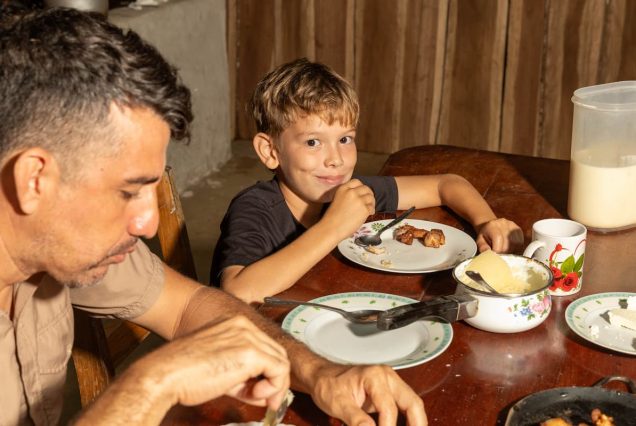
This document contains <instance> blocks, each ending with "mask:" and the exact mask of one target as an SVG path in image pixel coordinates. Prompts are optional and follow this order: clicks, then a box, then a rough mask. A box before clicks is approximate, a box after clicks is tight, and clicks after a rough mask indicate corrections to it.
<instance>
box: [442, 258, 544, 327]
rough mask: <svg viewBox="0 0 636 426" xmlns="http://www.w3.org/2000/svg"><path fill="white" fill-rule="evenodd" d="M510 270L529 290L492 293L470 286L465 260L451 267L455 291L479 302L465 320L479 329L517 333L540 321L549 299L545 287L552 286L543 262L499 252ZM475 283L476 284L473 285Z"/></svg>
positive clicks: (542, 319) (470, 281)
mask: <svg viewBox="0 0 636 426" xmlns="http://www.w3.org/2000/svg"><path fill="white" fill-rule="evenodd" d="M500 256H501V257H502V258H503V259H504V260H505V261H506V263H507V264H508V265H509V266H510V268H511V269H512V275H513V276H514V277H515V278H518V279H520V280H522V281H525V282H530V283H532V290H531V291H529V292H527V293H524V294H493V293H488V292H486V291H482V290H479V289H477V288H474V287H471V285H470V284H469V283H472V282H473V281H472V280H471V279H470V278H468V277H467V276H466V273H465V271H466V266H467V265H468V263H469V262H470V261H471V259H466V260H464V261H463V262H461V263H460V264H459V265H457V266H456V267H455V268H454V269H453V278H455V281H457V290H456V292H455V293H456V294H466V293H467V294H469V295H471V296H472V297H474V298H475V299H477V300H478V301H479V306H478V309H477V315H475V316H474V317H472V318H467V319H466V320H465V321H466V322H467V323H468V324H470V325H472V326H473V327H476V328H479V329H480V330H485V331H491V332H494V333H517V332H520V331H526V330H530V329H531V328H534V327H536V326H538V325H539V324H541V323H542V322H543V321H545V319H546V318H547V317H548V315H549V314H550V310H551V309H552V299H551V297H550V293H549V292H548V287H550V285H552V280H553V276H552V271H550V268H548V267H547V266H546V265H544V264H543V263H541V262H539V261H537V260H534V259H530V258H528V257H524V256H519V255H515V254H502V255H500ZM475 285H476V284H475Z"/></svg>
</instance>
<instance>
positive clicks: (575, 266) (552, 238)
mask: <svg viewBox="0 0 636 426" xmlns="http://www.w3.org/2000/svg"><path fill="white" fill-rule="evenodd" d="M586 237H587V229H586V228H585V226H584V225H582V224H580V223H578V222H575V221H573V220H568V219H543V220H540V221H538V222H535V223H534V225H532V242H531V243H530V244H529V245H528V247H527V248H526V250H525V251H524V252H523V255H524V256H527V257H532V258H533V259H536V260H539V261H541V262H543V263H545V264H546V265H548V266H549V267H550V269H551V270H552V274H553V275H554V282H553V283H552V285H551V286H550V287H549V291H550V294H551V295H553V296H569V295H570V294H574V293H577V292H578V291H579V290H581V284H582V283H583V262H584V260H585V239H586Z"/></svg>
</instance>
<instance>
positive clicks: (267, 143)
mask: <svg viewBox="0 0 636 426" xmlns="http://www.w3.org/2000/svg"><path fill="white" fill-rule="evenodd" d="M252 144H253V145H254V151H256V154H257V155H258V158H260V159H261V162H262V163H263V164H265V167H267V168H268V169H270V170H275V169H276V168H277V167H278V164H279V163H278V152H277V151H276V145H275V143H274V139H273V138H272V137H270V136H269V135H267V134H265V133H257V134H256V136H254V139H253V140H252Z"/></svg>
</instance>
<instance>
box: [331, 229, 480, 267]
mask: <svg viewBox="0 0 636 426" xmlns="http://www.w3.org/2000/svg"><path fill="white" fill-rule="evenodd" d="M390 221H391V220H390V219H387V220H378V221H375V222H367V223H365V224H364V225H362V227H361V228H360V229H358V230H357V231H356V233H355V234H354V235H353V236H352V237H350V238H347V239H345V240H342V241H341V242H340V243H339V244H338V250H340V253H342V255H343V256H344V257H346V258H347V259H349V260H350V261H352V262H355V263H357V264H359V265H363V266H366V267H369V268H372V269H378V270H380V271H387V272H398V273H403V274H413V273H424V272H435V271H443V270H446V269H452V268H454V267H455V265H457V264H458V263H460V262H461V261H462V260H465V259H468V258H471V257H473V256H474V255H475V253H476V252H477V244H475V241H474V240H473V239H472V238H471V237H470V235H468V234H466V233H465V232H463V231H460V230H459V229H457V228H453V227H452V226H448V225H444V224H441V223H436V222H429V221H426V220H417V219H407V220H404V221H403V222H400V223H398V224H397V225H396V226H395V227H393V228H391V229H387V230H386V231H384V232H383V233H382V244H381V245H379V246H377V247H384V248H385V249H386V251H385V252H384V253H383V254H373V253H369V252H368V251H367V250H365V249H364V248H363V247H360V246H358V245H356V244H355V243H354V242H353V240H354V239H355V237H356V236H358V235H360V234H369V233H375V232H376V231H377V230H378V229H380V228H381V227H382V226H384V225H386V224H387V223H389V222H390ZM404 224H408V225H412V226H415V227H416V228H424V229H427V230H430V229H441V230H442V231H444V236H445V237H446V244H444V245H443V246H441V247H439V248H432V247H424V245H423V244H422V243H420V242H419V241H413V244H412V245H410V246H409V245H407V244H403V243H401V242H399V241H396V240H394V239H393V231H394V230H395V228H397V227H400V226H402V225H404Z"/></svg>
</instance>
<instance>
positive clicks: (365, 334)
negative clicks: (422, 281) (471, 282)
mask: <svg viewBox="0 0 636 426" xmlns="http://www.w3.org/2000/svg"><path fill="white" fill-rule="evenodd" d="M312 302H316V303H322V304H326V305H329V306H335V307H338V308H342V309H345V310H347V311H355V310H357V309H379V310H386V309H390V308H394V307H396V306H400V305H404V304H407V303H414V302H417V300H413V299H410V298H408V297H402V296H396V295H393V294H385V293H339V294H331V295H329V296H323V297H319V298H317V299H314V300H312ZM283 329H284V330H286V331H287V332H288V333H290V334H291V335H292V336H294V337H295V338H296V339H298V340H300V341H301V342H304V343H305V344H306V345H307V346H308V347H309V348H310V349H311V350H312V351H314V352H315V353H317V354H319V355H322V356H323V357H325V358H327V359H329V360H331V361H334V362H338V363H341V364H386V365H390V366H391V367H393V368H394V369H396V370H397V369H400V368H406V367H412V366H414V365H418V364H422V363H424V362H426V361H429V360H431V359H433V358H435V357H436V356H438V355H439V354H441V353H442V352H444V351H445V350H446V348H448V346H449V345H450V343H451V340H452V339H453V328H452V327H451V326H450V324H448V323H447V322H445V321H443V320H420V321H416V322H414V323H412V324H409V325H407V326H406V327H402V328H398V329H396V330H389V331H382V330H378V329H377V328H376V326H375V324H352V323H351V322H349V321H347V320H345V319H344V318H343V317H342V316H341V315H339V314H337V313H335V312H332V311H327V310H324V309H320V308H314V307H308V306H299V307H297V308H295V309H294V310H293V311H291V312H290V313H289V314H287V316H286V317H285V319H284V320H283Z"/></svg>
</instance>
